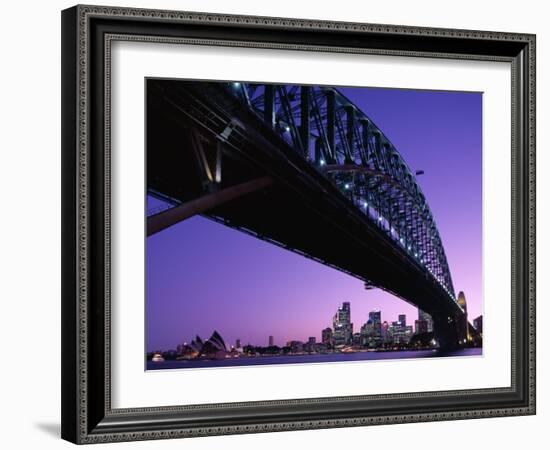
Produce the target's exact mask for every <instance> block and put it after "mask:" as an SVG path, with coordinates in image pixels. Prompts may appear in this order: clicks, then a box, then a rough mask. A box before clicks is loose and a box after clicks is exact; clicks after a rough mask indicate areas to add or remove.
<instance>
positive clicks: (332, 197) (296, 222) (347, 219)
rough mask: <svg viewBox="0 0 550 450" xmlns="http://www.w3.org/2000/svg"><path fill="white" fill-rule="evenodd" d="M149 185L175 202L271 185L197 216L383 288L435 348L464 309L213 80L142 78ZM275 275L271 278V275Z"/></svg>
mask: <svg viewBox="0 0 550 450" xmlns="http://www.w3.org/2000/svg"><path fill="white" fill-rule="evenodd" d="M147 87H148V89H147V92H148V95H147V185H148V189H149V190H150V191H151V192H156V193H161V194H162V195H163V196H166V197H169V198H172V199H174V200H175V201H177V202H178V203H182V204H184V205H185V204H189V203H190V202H193V201H195V202H196V201H197V200H200V199H201V198H204V197H206V196H211V198H216V194H217V193H222V192H224V191H225V192H227V190H228V189H232V188H234V187H235V186H242V185H246V183H249V184H250V183H253V182H254V180H264V181H265V180H269V182H263V183H260V185H259V186H258V188H257V189H249V190H248V191H247V192H245V193H243V195H240V196H236V197H235V196H234V197H232V198H230V199H228V200H227V201H218V202H213V203H211V204H208V205H207V207H206V208H205V209H204V210H200V208H199V209H197V210H196V211H198V212H201V213H203V214H204V215H206V216H207V217H209V218H212V219H214V220H217V221H219V222H221V223H223V224H225V225H227V226H230V227H234V228H237V229H240V230H242V231H245V232H248V233H251V234H253V235H255V236H257V237H258V238H260V239H263V240H266V241H269V242H272V243H274V244H276V245H279V246H282V247H284V248H287V249H289V250H291V251H294V252H297V253H299V254H302V255H304V256H306V257H309V258H312V259H314V260H316V261H318V262H320V263H322V264H325V265H329V266H332V267H334V268H336V269H338V270H341V271H343V272H346V273H348V274H350V275H352V276H354V277H356V278H359V279H362V280H364V281H365V282H366V283H368V284H369V285H373V286H376V287H379V288H382V289H384V290H386V291H388V292H391V293H393V294H394V295H396V296H397V297H399V298H401V299H403V300H405V301H407V302H409V303H411V304H412V305H414V306H416V307H418V308H420V309H422V310H424V311H426V312H428V313H429V314H431V315H432V317H433V319H434V325H435V329H436V334H437V339H438V341H439V344H440V346H441V347H446V348H451V347H455V346H456V345H457V344H458V342H459V341H462V339H464V338H465V336H464V332H463V331H461V329H462V327H461V326H460V324H461V320H462V318H463V313H462V310H461V309H460V308H459V307H458V305H457V304H456V303H455V302H454V301H452V300H451V299H450V298H449V296H448V295H447V294H446V292H445V291H444V290H443V289H442V287H441V286H440V285H439V284H438V283H437V282H435V281H434V280H433V278H432V277H430V275H429V273H428V272H427V271H426V270H422V268H419V266H418V265H417V264H415V262H414V261H413V260H412V259H411V258H410V256H408V255H407V254H406V253H405V252H403V251H402V250H401V249H400V248H399V247H398V246H396V245H395V242H394V241H392V240H391V239H390V238H388V236H386V235H385V234H384V233H382V232H381V231H380V229H378V228H377V227H376V226H374V225H373V224H372V223H371V222H369V221H368V220H367V219H366V218H365V216H364V215H362V214H360V212H359V211H357V209H356V208H355V207H351V206H350V201H349V199H348V198H346V197H345V196H343V195H342V194H341V193H340V192H339V191H338V189H336V187H335V186H334V184H333V183H331V181H330V179H328V178H327V177H326V176H325V175H324V174H323V173H321V171H319V170H318V169H316V168H315V167H314V166H312V165H311V164H309V163H308V161H306V160H305V159H304V158H303V157H301V156H300V155H298V154H297V153H296V152H295V151H293V150H292V149H291V148H290V147H289V146H288V144H287V143H286V142H285V141H284V140H282V139H280V138H279V137H278V136H277V135H276V134H274V133H273V132H272V130H270V129H269V127H267V126H266V125H265V123H263V122H262V120H261V119H259V118H258V117H257V116H256V115H254V114H253V113H252V112H251V111H249V110H248V109H247V108H246V107H244V106H243V105H241V104H239V103H238V102H236V101H235V99H234V98H233V97H231V96H230V95H229V94H228V93H227V92H225V91H224V89H223V88H221V87H217V86H216V85H215V84H209V83H194V82H178V83H175V82H173V81H162V80H148V86H147ZM274 277H276V274H274Z"/></svg>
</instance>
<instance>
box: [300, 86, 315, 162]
mask: <svg viewBox="0 0 550 450" xmlns="http://www.w3.org/2000/svg"><path fill="white" fill-rule="evenodd" d="M310 89H311V88H310V87H309V86H302V87H301V90H300V140H301V142H302V149H303V151H304V156H305V157H306V158H308V159H309V138H310V129H309V97H310ZM316 162H318V161H316Z"/></svg>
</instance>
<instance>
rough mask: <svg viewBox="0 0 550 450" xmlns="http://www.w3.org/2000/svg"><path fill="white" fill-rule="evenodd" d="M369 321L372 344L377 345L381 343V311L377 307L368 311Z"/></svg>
mask: <svg viewBox="0 0 550 450" xmlns="http://www.w3.org/2000/svg"><path fill="white" fill-rule="evenodd" d="M369 321H370V322H372V328H373V336H372V340H373V344H374V346H375V347H377V346H379V345H380V344H381V343H382V313H381V312H380V310H379V309H375V310H374V311H371V312H369Z"/></svg>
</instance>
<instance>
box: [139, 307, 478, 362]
mask: <svg viewBox="0 0 550 450" xmlns="http://www.w3.org/2000/svg"><path fill="white" fill-rule="evenodd" d="M346 303H347V304H351V302H342V304H343V305H345V304H346ZM336 305H337V304H336ZM335 308H337V310H338V311H339V310H340V309H341V308H340V307H338V306H335ZM373 313H374V314H379V315H380V323H381V324H383V323H387V324H388V325H389V324H391V323H395V322H402V323H403V324H405V323H406V325H407V326H412V328H413V331H414V333H415V334H416V329H415V322H416V321H418V320H420V318H421V313H420V310H418V314H417V315H416V316H415V317H413V318H411V317H408V316H407V315H406V314H398V315H397V317H396V318H395V319H396V320H388V318H386V317H385V316H384V315H383V311H382V310H380V309H375V310H372V311H369V314H368V316H367V317H366V318H365V320H364V321H363V320H359V321H358V322H357V326H355V325H353V323H352V335H353V334H355V333H359V332H360V329H361V328H362V327H363V325H365V324H366V323H367V322H368V321H371V320H372V315H373ZM425 315H426V313H424V316H423V317H422V320H426V319H425ZM428 317H429V315H428ZM477 319H479V317H478V318H477ZM349 320H350V321H353V316H351V315H350V319H349ZM333 324H334V317H333ZM333 326H334V325H333ZM431 327H433V325H431ZM327 328H329V329H331V331H334V330H333V328H331V327H325V328H321V329H320V330H319V332H318V334H310V335H307V336H306V335H303V336H294V337H293V338H291V339H286V340H278V339H277V336H274V335H272V334H268V335H266V336H265V337H264V341H265V342H247V341H246V340H244V339H242V338H240V337H236V338H235V339H234V341H231V340H228V341H226V344H227V345H228V347H229V348H231V347H244V346H247V345H252V346H259V347H261V346H265V347H268V346H272V345H275V346H279V347H283V346H285V345H287V343H288V342H290V341H301V342H304V343H305V342H307V341H308V340H309V339H311V338H312V337H313V338H315V339H316V341H317V342H324V340H325V339H323V332H324V331H325V330H326V329H327ZM211 331H216V332H219V333H220V335H222V336H225V334H224V332H223V330H221V329H215V330H211ZM430 332H431V330H430ZM207 334H208V333H207ZM207 334H205V336H206V335H207ZM196 336H203V335H201V334H199V333H194V334H193V333H192V332H191V334H190V335H189V336H188V338H187V339H184V340H182V341H181V342H175V343H174V345H172V346H171V347H170V348H168V347H167V348H156V349H154V350H151V349H150V350H149V352H155V351H167V350H173V349H175V348H176V347H177V346H178V345H181V344H187V343H188V342H191V341H192V340H193V339H195V338H196ZM239 344H240V345H239ZM264 344H265V345H264Z"/></svg>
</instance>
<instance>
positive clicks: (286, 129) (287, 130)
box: [285, 125, 290, 133]
mask: <svg viewBox="0 0 550 450" xmlns="http://www.w3.org/2000/svg"><path fill="white" fill-rule="evenodd" d="M285 131H286V132H287V133H288V132H289V131H290V127H289V126H288V125H285Z"/></svg>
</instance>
